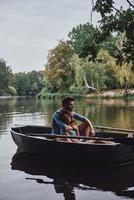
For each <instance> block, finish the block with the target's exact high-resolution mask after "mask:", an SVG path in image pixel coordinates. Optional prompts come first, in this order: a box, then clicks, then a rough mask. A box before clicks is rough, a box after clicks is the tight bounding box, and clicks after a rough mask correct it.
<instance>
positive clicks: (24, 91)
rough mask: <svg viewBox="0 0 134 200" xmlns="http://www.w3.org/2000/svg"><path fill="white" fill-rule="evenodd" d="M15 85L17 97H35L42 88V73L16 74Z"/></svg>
mask: <svg viewBox="0 0 134 200" xmlns="http://www.w3.org/2000/svg"><path fill="white" fill-rule="evenodd" d="M15 85H16V91H17V94H18V95H36V94H37V93H39V92H40V91H41V89H42V88H43V87H44V82H43V73H42V72H37V71H31V72H28V73H25V72H19V73H16V74H15Z"/></svg>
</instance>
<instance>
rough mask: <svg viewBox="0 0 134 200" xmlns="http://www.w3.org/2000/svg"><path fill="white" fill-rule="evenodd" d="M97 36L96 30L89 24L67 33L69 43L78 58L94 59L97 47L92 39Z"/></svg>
mask: <svg viewBox="0 0 134 200" xmlns="http://www.w3.org/2000/svg"><path fill="white" fill-rule="evenodd" d="M97 34H98V29H97V28H94V27H93V26H92V25H90V24H89V23H87V24H80V25H78V26H76V27H73V29H72V31H71V32H69V34H68V36H69V38H70V43H71V45H72V47H73V48H74V50H75V53H76V54H78V56H79V57H80V58H85V57H87V56H88V57H89V56H91V57H92V56H93V57H96V55H97V53H98V50H99V47H98V45H97V41H95V40H94V39H95V35H97Z"/></svg>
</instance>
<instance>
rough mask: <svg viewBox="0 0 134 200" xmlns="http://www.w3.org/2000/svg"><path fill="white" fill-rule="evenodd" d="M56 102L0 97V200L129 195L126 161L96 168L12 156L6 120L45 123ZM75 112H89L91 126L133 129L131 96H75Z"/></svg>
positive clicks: (132, 193) (132, 182)
mask: <svg viewBox="0 0 134 200" xmlns="http://www.w3.org/2000/svg"><path fill="white" fill-rule="evenodd" d="M59 107H60V102H59V101H52V100H49V101H45V100H42V101H41V100H36V99H32V98H31V99H26V98H18V99H17V98H11V99H4V98H0V200H14V199H19V200H29V199H33V200H37V199H39V200H44V199H47V200H53V199H57V200H64V199H66V200H67V199H68V200H74V199H76V200H80V199H82V200H86V199H93V200H98V199H99V200H100V199H109V200H111V199H115V200H116V199H117V200H118V199H134V166H132V165H131V166H127V167H126V166H125V167H122V168H119V169H116V170H115V169H112V170H111V171H109V172H107V171H105V170H102V171H101V172H100V171H99V169H98V170H97V171H95V170H91V169H89V170H88V169H86V170H77V169H76V168H73V167H68V168H66V167H65V166H64V165H63V166H58V164H56V165H54V166H53V165H51V164H49V163H42V161H40V160H39V159H35V158H32V157H28V156H27V155H19V156H16V155H15V153H16V150H17V147H16V145H15V144H14V143H13V141H12V138H11V135H10V127H11V125H12V124H37V125H50V124H51V117H52V114H53V112H54V111H55V110H56V109H57V108H59ZM75 111H76V112H79V113H81V114H84V115H86V116H87V117H89V118H90V119H91V121H92V122H93V124H94V125H103V126H112V127H120V128H129V129H134V123H133V119H134V101H127V102H125V101H123V100H100V101H99V100H88V101H85V100H81V101H76V103H75ZM69 166H70V165H69Z"/></svg>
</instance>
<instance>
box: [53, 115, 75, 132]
mask: <svg viewBox="0 0 134 200" xmlns="http://www.w3.org/2000/svg"><path fill="white" fill-rule="evenodd" d="M53 120H55V122H56V124H57V125H58V127H59V128H60V129H61V130H63V131H62V132H65V134H67V133H66V131H70V130H72V129H73V128H72V127H71V126H69V125H67V124H65V123H64V122H62V121H61V119H60V115H59V113H58V112H56V113H55V114H54V116H53Z"/></svg>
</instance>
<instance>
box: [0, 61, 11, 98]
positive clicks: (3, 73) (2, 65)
mask: <svg viewBox="0 0 134 200" xmlns="http://www.w3.org/2000/svg"><path fill="white" fill-rule="evenodd" d="M12 80H13V73H12V70H11V67H9V66H7V65H6V62H5V60H4V59H2V58H1V59H0V95H3V94H7V93H8V87H9V85H10V84H11V82H12Z"/></svg>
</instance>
